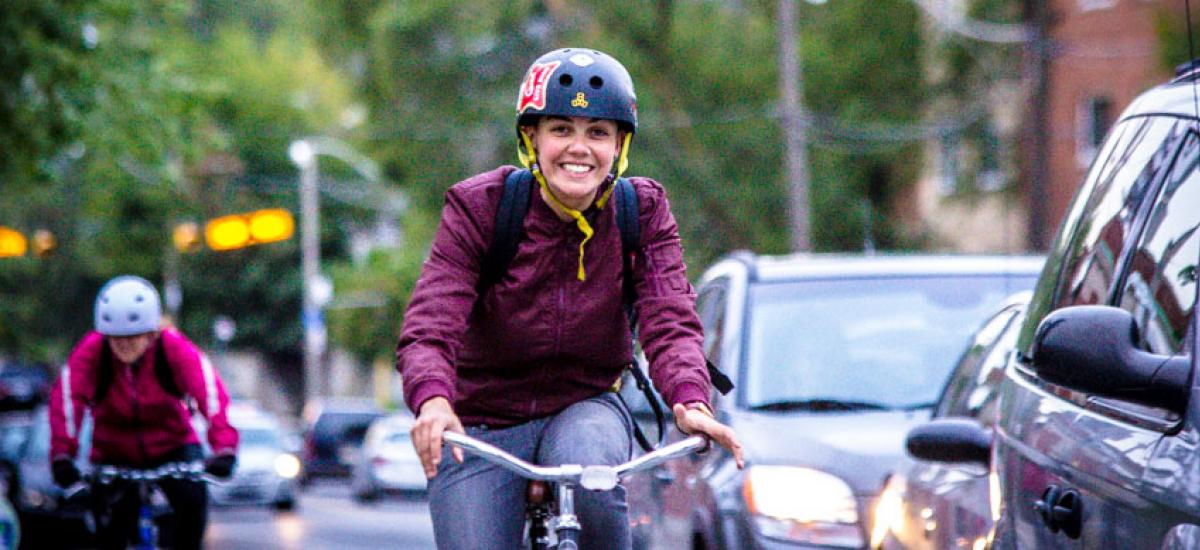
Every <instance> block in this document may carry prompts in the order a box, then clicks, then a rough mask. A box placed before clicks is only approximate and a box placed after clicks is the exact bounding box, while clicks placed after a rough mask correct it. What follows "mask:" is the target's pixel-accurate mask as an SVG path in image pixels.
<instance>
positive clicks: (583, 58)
mask: <svg viewBox="0 0 1200 550" xmlns="http://www.w3.org/2000/svg"><path fill="white" fill-rule="evenodd" d="M595 62H596V60H595V59H592V56H590V55H588V54H586V53H577V54H575V55H572V56H571V63H574V64H576V65H578V66H580V67H587V66H588V65H591V64H592V63H595Z"/></svg>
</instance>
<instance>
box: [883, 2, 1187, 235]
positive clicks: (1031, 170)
mask: <svg viewBox="0 0 1200 550" xmlns="http://www.w3.org/2000/svg"><path fill="white" fill-rule="evenodd" d="M962 4H963V5H965V4H966V3H965V2H964V3H962ZM1198 4H1200V2H1198ZM1023 5H1024V7H1025V11H1026V13H1027V14H1028V16H1029V17H1030V24H1031V25H1034V24H1036V23H1038V22H1041V23H1042V26H1041V28H1042V29H1044V30H1043V32H1044V35H1042V36H1044V37H1045V41H1044V42H1041V43H1042V44H1045V47H1044V48H1040V49H1039V48H1038V47H1037V44H1039V42H1036V41H1033V42H1029V43H1027V44H1026V46H1025V47H1024V49H1023V50H1022V51H1023V56H1024V58H1023V59H1019V58H1016V57H1015V56H1014V58H1013V59H1012V60H1011V61H1012V63H1020V64H1022V68H1021V71H1020V77H1019V78H1017V79H1009V80H999V81H997V82H995V83H994V85H993V86H992V89H991V91H990V93H989V96H990V97H988V98H986V102H987V103H988V104H989V105H990V107H989V109H990V111H991V112H990V114H989V117H990V120H991V128H992V131H993V132H994V133H995V138H996V141H997V142H998V143H999V146H998V147H999V149H1000V151H1001V154H1000V155H999V156H1000V157H1002V158H1004V159H1007V161H1002V162H1001V163H1000V164H999V166H998V171H999V172H1000V174H996V173H988V172H987V171H977V172H976V173H974V174H973V175H972V176H971V179H972V181H969V182H967V183H966V184H965V186H964V183H963V182H962V181H961V180H962V177H961V175H959V177H958V179H959V180H960V181H957V182H956V181H955V177H956V173H957V172H958V171H959V170H960V169H961V164H962V162H961V161H958V160H956V159H958V158H960V157H963V156H964V155H963V154H962V153H963V152H962V151H959V150H956V149H948V148H947V145H946V143H945V142H944V140H940V141H937V142H930V143H928V144H927V146H926V155H925V157H926V163H925V169H924V170H923V173H922V177H921V178H920V180H919V182H918V184H917V186H915V188H914V189H913V190H912V192H911V193H910V194H909V195H906V196H904V197H901V198H900V202H899V204H897V205H896V210H897V212H898V213H899V214H900V215H901V216H902V217H904V218H905V221H906V225H907V226H908V227H909V228H910V229H911V230H912V231H913V233H914V234H917V233H920V234H924V235H925V236H926V237H927V238H928V239H929V240H930V242H931V246H932V247H933V248H936V249H943V250H955V251H963V252H1020V251H1025V250H1045V249H1046V247H1047V246H1048V245H1049V242H1050V239H1051V238H1053V236H1054V232H1055V230H1056V229H1057V227H1058V224H1059V222H1060V221H1061V219H1062V217H1063V215H1064V214H1065V212H1066V210H1067V207H1068V206H1069V204H1070V201H1071V199H1072V197H1073V196H1074V194H1075V191H1076V189H1077V188H1078V186H1079V184H1080V183H1081V182H1082V181H1083V177H1084V174H1085V173H1086V171H1087V169H1088V167H1089V165H1090V163H1091V161H1092V158H1093V157H1094V155H1095V152H1096V148H1097V147H1098V146H1099V145H1100V144H1101V143H1102V142H1103V139H1104V137H1105V134H1106V133H1107V131H1108V129H1109V128H1110V127H1111V125H1112V123H1113V121H1114V120H1115V119H1116V117H1117V116H1119V115H1120V114H1121V111H1122V110H1124V108H1125V106H1126V105H1128V104H1129V103H1130V102H1131V101H1132V100H1133V99H1134V98H1135V97H1137V95H1138V94H1140V93H1141V92H1142V91H1144V90H1146V89H1147V88H1150V87H1152V86H1154V85H1157V84H1160V83H1162V82H1164V81H1166V80H1167V79H1168V78H1170V76H1171V71H1170V70H1169V69H1168V68H1166V67H1165V66H1164V64H1163V63H1162V61H1161V58H1162V56H1161V52H1160V46H1161V45H1160V44H1159V42H1160V37H1159V31H1158V27H1159V26H1160V24H1161V23H1162V22H1163V21H1164V20H1167V21H1175V22H1181V21H1183V17H1184V2H1183V0H1023ZM945 32H947V31H946V29H944V28H941V27H939V25H936V24H934V25H931V33H933V34H937V33H945ZM958 39H961V38H958ZM1039 52H1040V53H1039ZM1039 60H1041V61H1042V62H1041V63H1039V62H1038V61H1039ZM934 63H935V64H936V61H934ZM1039 74H1040V75H1042V76H1044V78H1045V80H1044V83H1043V85H1042V86H1039V85H1038V84H1039V81H1038V76H1039ZM966 156H969V155H966ZM997 178H998V179H997ZM964 187H965V188H966V190H965V192H964Z"/></svg>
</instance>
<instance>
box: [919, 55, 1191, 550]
mask: <svg viewBox="0 0 1200 550" xmlns="http://www.w3.org/2000/svg"><path fill="white" fill-rule="evenodd" d="M1198 84H1200V64H1198V63H1197V62H1193V63H1192V64H1191V65H1189V66H1185V67H1182V68H1181V70H1180V71H1179V76H1178V77H1177V78H1176V79H1175V80H1173V81H1171V82H1170V83H1168V84H1164V85H1162V86H1159V87H1156V88H1153V89H1151V90H1149V91H1148V92H1146V93H1144V94H1142V95H1141V96H1140V97H1139V98H1138V99H1137V100H1135V101H1134V102H1133V104H1131V105H1130V106H1129V107H1128V108H1127V109H1126V110H1125V112H1124V113H1123V114H1122V115H1121V117H1120V118H1119V119H1118V121H1117V123H1116V125H1115V126H1113V129H1112V131H1111V132H1110V133H1109V135H1108V137H1107V139H1106V141H1105V143H1104V145H1103V147H1102V148H1101V149H1100V151H1099V153H1098V155H1097V156H1096V159H1095V160H1094V161H1093V163H1092V166H1091V168H1090V170H1089V171H1088V175H1087V177H1086V179H1085V180H1084V182H1083V185H1082V186H1081V187H1080V189H1079V192H1078V194H1077V195H1076V197H1075V200H1074V203H1073V204H1072V206H1071V208H1070V209H1069V211H1068V215H1067V217H1066V218H1065V219H1064V221H1063V225H1062V228H1061V229H1060V230H1059V233H1058V237H1057V239H1056V242H1055V243H1054V244H1053V246H1052V248H1051V249H1050V252H1049V255H1048V257H1047V260H1046V269H1045V271H1044V272H1043V274H1042V277H1041V278H1040V279H1039V280H1038V284H1037V288H1036V289H1035V291H1034V294H1033V298H1032V301H1031V302H1030V305H1029V310H1028V316H1027V317H1026V319H1025V321H1024V323H1023V324H1022V326H1021V328H1020V332H1019V336H1018V340H1017V345H1016V349H1017V353H1015V354H1014V355H1013V358H1012V359H1011V360H1010V362H1009V367H1008V368H1007V369H1006V371H1005V377H1004V380H1003V381H1002V382H1001V384H1000V389H999V392H1000V396H999V403H1000V410H999V420H998V422H997V424H996V430H995V438H994V440H993V439H992V438H991V437H990V435H991V434H989V433H988V432H987V430H986V428H984V427H982V426H975V428H976V429H975V430H973V431H972V430H965V429H959V430H954V431H950V430H947V431H946V433H942V434H940V436H941V437H943V439H944V441H946V444H948V445H955V446H961V447H964V448H968V447H971V446H976V447H980V448H981V451H982V452H987V445H986V443H988V442H993V444H994V445H995V448H994V450H992V455H991V456H992V469H993V471H994V473H995V475H996V482H997V485H998V487H999V493H1000V497H1001V498H999V499H997V500H996V502H995V505H996V508H995V509H994V510H992V513H993V515H994V516H995V517H997V518H998V519H997V521H996V533H995V538H994V545H995V547H996V548H1004V549H1007V548H1155V549H1173V548H1196V547H1197V541H1200V399H1197V398H1196V395H1197V392H1198V391H1200V376H1197V375H1196V368H1197V365H1196V362H1197V359H1196V358H1197V351H1196V350H1197V334H1196V333H1197V319H1196V316H1197V308H1196V296H1197V286H1198V285H1197V264H1198V263H1200V169H1198V167H1200V137H1198V136H1200V134H1198V133H1197V126H1198V124H1200V116H1197V114H1198V113H1197V110H1196V109H1197V108H1196V102H1195V95H1194V94H1195V86H1197V85H1198Z"/></svg>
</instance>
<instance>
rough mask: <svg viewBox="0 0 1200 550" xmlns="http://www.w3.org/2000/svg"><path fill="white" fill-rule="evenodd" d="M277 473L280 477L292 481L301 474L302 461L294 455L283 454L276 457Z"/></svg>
mask: <svg viewBox="0 0 1200 550" xmlns="http://www.w3.org/2000/svg"><path fill="white" fill-rule="evenodd" d="M275 473H277V474H279V476H280V477H283V478H287V479H292V478H294V477H296V476H297V475H299V474H300V459H298V458H296V457H295V456H294V455H291V454H288V453H283V454H281V455H279V456H276V457H275Z"/></svg>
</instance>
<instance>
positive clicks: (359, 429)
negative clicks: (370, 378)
mask: <svg viewBox="0 0 1200 550" xmlns="http://www.w3.org/2000/svg"><path fill="white" fill-rule="evenodd" d="M305 412H306V413H310V414H307V415H306V417H308V418H311V420H310V422H311V423H310V424H309V425H308V427H307V428H306V430H305V432H304V447H303V449H301V455H302V456H301V463H302V466H303V468H302V470H301V477H300V482H301V484H307V483H309V482H311V481H313V479H315V478H318V477H349V476H350V472H351V471H352V469H353V468H354V465H355V464H357V463H358V460H359V454H360V453H361V452H362V443H363V436H364V435H366V433H367V428H368V427H370V426H371V422H372V421H374V420H375V419H376V418H379V416H380V415H381V414H382V413H381V412H380V410H379V408H378V407H376V406H375V404H374V402H371V401H365V400H363V401H360V400H354V401H335V402H330V403H326V404H322V405H319V406H317V407H316V409H314V410H312V411H305Z"/></svg>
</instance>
